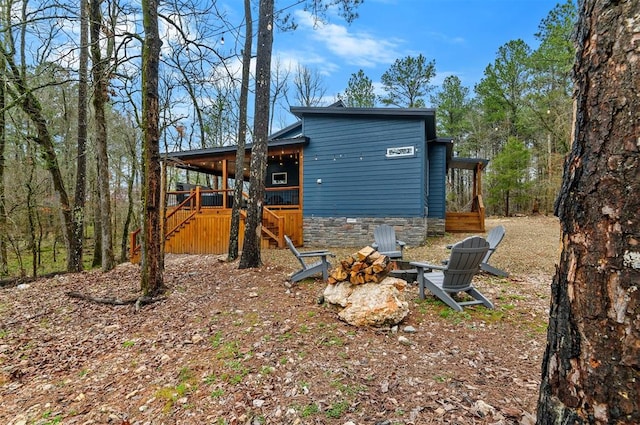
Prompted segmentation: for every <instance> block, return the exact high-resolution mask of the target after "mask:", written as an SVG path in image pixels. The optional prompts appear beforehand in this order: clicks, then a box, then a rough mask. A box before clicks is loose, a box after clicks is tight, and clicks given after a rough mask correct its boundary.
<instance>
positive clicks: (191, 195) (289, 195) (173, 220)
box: [129, 186, 300, 260]
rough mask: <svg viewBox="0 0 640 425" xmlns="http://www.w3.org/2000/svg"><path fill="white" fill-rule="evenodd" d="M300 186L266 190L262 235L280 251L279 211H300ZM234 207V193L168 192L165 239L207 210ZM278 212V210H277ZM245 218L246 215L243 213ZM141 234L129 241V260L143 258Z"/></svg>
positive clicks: (281, 222) (203, 190)
mask: <svg viewBox="0 0 640 425" xmlns="http://www.w3.org/2000/svg"><path fill="white" fill-rule="evenodd" d="M299 192H300V187H299V186H288V187H286V188H267V189H266V190H265V205H264V208H263V212H262V233H263V234H264V235H265V236H267V237H268V238H270V239H271V240H272V241H274V242H275V243H276V245H277V246H278V247H279V248H283V247H284V246H285V245H284V243H285V242H284V218H283V217H281V216H279V215H278V214H277V213H276V211H277V210H283V209H298V208H300V205H299V199H300V197H299ZM246 198H247V194H246V193H244V192H243V202H242V207H243V209H244V208H245V207H246ZM232 207H233V190H231V189H206V188H202V187H199V186H197V187H195V188H193V189H191V190H189V191H172V192H167V215H166V218H165V240H169V239H170V238H171V237H173V236H174V235H175V234H176V233H177V232H178V231H179V230H180V229H181V228H182V227H184V226H186V225H187V224H188V223H189V222H190V221H191V220H192V219H193V218H194V217H195V216H196V215H197V214H199V213H201V212H203V210H207V209H230V208H232ZM274 210H275V211H274ZM241 218H242V219H245V218H246V213H245V212H244V211H242V212H241ZM140 231H141V229H137V230H135V231H133V232H131V236H130V241H129V258H130V259H131V260H134V259H137V258H138V257H139V255H140V250H141V240H140V236H141V234H140Z"/></svg>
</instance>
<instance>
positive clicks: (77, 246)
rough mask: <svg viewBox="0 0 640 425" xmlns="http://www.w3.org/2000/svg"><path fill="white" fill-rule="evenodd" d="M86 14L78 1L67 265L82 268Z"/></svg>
mask: <svg viewBox="0 0 640 425" xmlns="http://www.w3.org/2000/svg"><path fill="white" fill-rule="evenodd" d="M88 42H89V18H88V10H87V2H86V1H85V0H81V1H80V64H79V70H78V77H79V82H78V138H77V149H78V151H77V157H76V188H75V196H74V198H75V199H74V201H73V232H72V236H71V241H70V243H69V247H70V252H69V261H68V262H67V264H68V267H67V269H68V270H70V271H76V272H79V271H82V253H83V250H84V246H83V241H84V219H85V216H84V214H85V201H86V199H85V198H86V186H87V103H88V102H87V86H88V81H87V80H88V78H87V76H88V71H87V68H88V63H89V46H88Z"/></svg>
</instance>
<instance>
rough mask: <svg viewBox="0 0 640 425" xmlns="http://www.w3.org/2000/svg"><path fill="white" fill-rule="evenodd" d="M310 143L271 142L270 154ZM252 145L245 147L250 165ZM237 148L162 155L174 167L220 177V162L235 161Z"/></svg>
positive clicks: (304, 139)
mask: <svg viewBox="0 0 640 425" xmlns="http://www.w3.org/2000/svg"><path fill="white" fill-rule="evenodd" d="M308 143H309V139H308V138H307V137H296V138H291V139H277V140H269V142H268V153H269V154H273V153H274V152H278V153H290V152H293V151H295V150H296V149H297V148H298V147H300V146H305V145H307V144H308ZM251 148H252V145H251V144H248V145H247V146H246V147H245V158H244V162H245V163H246V164H247V165H248V164H249V162H250V158H251V157H250V155H251ZM237 151H238V147H237V146H218V147H215V148H207V149H194V150H188V151H178V152H168V153H165V154H163V155H162V159H163V160H164V161H166V162H167V163H168V164H171V165H172V166H174V167H178V168H184V169H187V170H193V171H198V172H201V173H206V174H215V175H220V172H221V168H220V162H221V161H222V160H229V161H234V162H235V158H236V153H237ZM228 171H229V174H230V175H233V174H235V170H231V169H230V170H228Z"/></svg>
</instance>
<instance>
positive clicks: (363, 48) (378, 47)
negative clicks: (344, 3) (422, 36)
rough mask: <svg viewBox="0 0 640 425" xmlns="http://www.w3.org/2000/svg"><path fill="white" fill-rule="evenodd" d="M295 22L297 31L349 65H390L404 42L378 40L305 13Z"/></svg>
mask: <svg viewBox="0 0 640 425" xmlns="http://www.w3.org/2000/svg"><path fill="white" fill-rule="evenodd" d="M296 20H297V22H298V24H299V28H298V30H297V31H302V32H304V33H305V35H307V36H308V37H309V38H310V39H311V40H313V41H315V42H318V43H319V44H320V45H321V46H322V47H324V48H326V49H327V50H329V51H330V52H331V53H333V54H334V55H336V56H338V57H339V58H340V59H341V60H343V61H344V62H345V63H346V64H349V65H356V66H360V67H374V66H376V65H379V64H390V63H392V62H393V61H394V60H395V59H396V58H397V54H398V49H399V46H400V45H401V44H402V40H400V39H397V38H377V37H376V36H375V35H374V34H371V33H369V32H364V31H359V32H352V31H350V28H349V27H347V26H344V25H337V24H331V23H328V24H325V23H321V22H318V21H316V20H314V19H313V16H312V15H311V14H310V13H309V12H305V11H299V12H297V13H296ZM324 60H326V59H324Z"/></svg>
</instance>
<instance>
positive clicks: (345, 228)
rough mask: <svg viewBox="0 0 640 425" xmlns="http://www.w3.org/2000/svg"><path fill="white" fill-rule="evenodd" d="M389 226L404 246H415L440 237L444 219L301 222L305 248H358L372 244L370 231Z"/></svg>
mask: <svg viewBox="0 0 640 425" xmlns="http://www.w3.org/2000/svg"><path fill="white" fill-rule="evenodd" d="M381 224H388V225H389V226H393V228H394V229H395V230H396V237H397V238H398V239H400V240H402V241H404V242H406V243H407V245H409V246H411V245H413V246H419V245H422V244H423V243H424V242H425V239H426V238H427V236H438V235H440V236H441V235H444V219H432V218H422V217H421V218H400V217H384V218H381V217H375V218H372V217H355V218H348V217H313V218H304V244H305V245H306V246H326V247H331V246H335V247H362V246H366V245H370V244H371V243H373V229H375V228H376V227H377V226H379V225H381Z"/></svg>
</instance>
